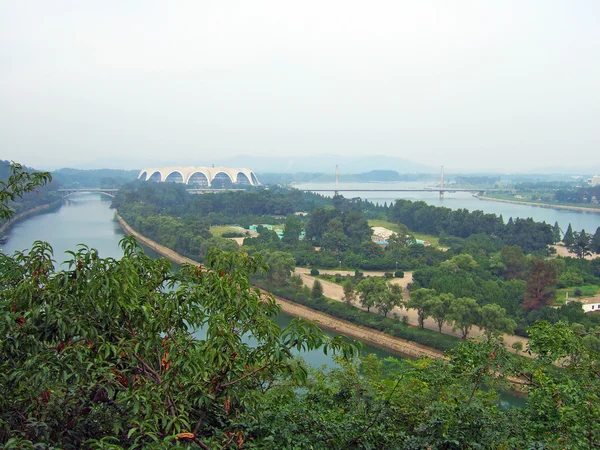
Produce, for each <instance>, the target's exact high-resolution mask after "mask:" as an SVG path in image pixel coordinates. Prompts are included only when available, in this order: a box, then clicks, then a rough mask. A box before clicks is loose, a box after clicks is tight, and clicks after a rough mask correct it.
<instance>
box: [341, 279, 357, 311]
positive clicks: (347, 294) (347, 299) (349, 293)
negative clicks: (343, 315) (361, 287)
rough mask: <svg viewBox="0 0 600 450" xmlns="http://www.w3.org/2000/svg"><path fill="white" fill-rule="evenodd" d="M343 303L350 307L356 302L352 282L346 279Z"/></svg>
mask: <svg viewBox="0 0 600 450" xmlns="http://www.w3.org/2000/svg"><path fill="white" fill-rule="evenodd" d="M343 287H344V303H346V304H347V305H352V304H353V303H354V301H355V300H356V292H354V285H353V284H352V280H350V279H347V280H346V281H345V282H344V285H343Z"/></svg>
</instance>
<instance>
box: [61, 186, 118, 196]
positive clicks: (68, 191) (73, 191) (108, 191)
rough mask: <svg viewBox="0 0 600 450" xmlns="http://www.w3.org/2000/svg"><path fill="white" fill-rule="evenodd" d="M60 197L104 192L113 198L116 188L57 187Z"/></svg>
mask: <svg viewBox="0 0 600 450" xmlns="http://www.w3.org/2000/svg"><path fill="white" fill-rule="evenodd" d="M57 191H58V192H59V193H60V194H61V195H62V198H67V197H70V196H71V195H75V194H104V195H107V196H109V197H112V198H115V195H116V193H117V191H118V189H102V188H88V189H83V188H82V189H58V190H57Z"/></svg>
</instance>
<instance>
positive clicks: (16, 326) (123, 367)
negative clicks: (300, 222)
mask: <svg viewBox="0 0 600 450" xmlns="http://www.w3.org/2000/svg"><path fill="white" fill-rule="evenodd" d="M122 247H123V252H124V256H123V258H122V259H121V260H119V261H117V260H115V259H112V258H106V259H103V258H100V257H99V256H98V253H97V252H96V251H95V250H93V249H88V248H87V247H85V246H82V247H81V248H80V249H79V250H78V251H77V252H71V258H72V259H71V261H70V262H69V267H70V268H69V269H68V270H66V271H57V270H56V269H55V268H54V266H53V263H52V256H53V255H52V249H51V248H50V246H49V245H48V244H46V243H42V242H36V243H34V245H33V247H32V249H31V251H30V252H29V253H27V254H23V253H21V254H17V255H16V256H15V257H13V258H10V257H8V256H5V255H0V269H1V270H0V285H1V286H2V289H0V311H1V313H2V317H3V319H2V321H0V335H1V336H2V337H3V340H2V345H0V374H1V375H0V390H1V392H2V393H3V395H2V396H0V423H2V424H7V425H8V424H9V425H8V427H6V426H4V425H3V428H2V430H1V431H0V441H2V442H6V441H7V439H11V438H14V439H18V442H21V443H25V442H26V441H22V440H23V439H30V440H31V441H33V442H48V443H53V444H54V445H55V446H57V447H65V448H78V447H82V446H88V445H92V444H93V443H94V442H96V443H97V444H95V445H96V446H97V445H100V444H99V442H100V441H101V442H103V443H104V445H107V444H108V442H109V440H108V439H109V438H110V439H112V442H116V443H119V444H120V445H122V446H125V447H130V446H134V447H147V446H151V445H154V446H156V445H157V444H156V442H158V443H160V446H169V445H172V443H173V442H174V441H176V440H180V441H181V442H182V443H185V442H190V443H194V445H196V446H199V447H201V448H212V447H215V446H217V445H218V446H221V444H222V442H223V439H224V438H227V439H229V438H231V439H232V440H235V441H236V442H238V444H239V445H241V443H242V442H244V440H245V439H246V431H244V427H243V426H241V425H240V422H239V420H240V419H241V418H242V417H243V416H244V415H245V414H247V413H248V412H249V411H253V410H254V411H256V408H260V405H261V403H262V402H263V400H261V399H263V398H264V394H263V392H264V391H263V389H264V388H268V386H270V385H271V384H272V383H274V382H275V380H276V379H281V377H283V378H286V377H288V375H287V374H289V375H291V376H292V377H293V378H295V379H297V380H304V379H306V375H307V373H306V369H305V368H304V367H303V365H299V364H298V363H297V361H296V359H295V358H296V357H295V351H297V350H300V349H303V348H304V349H306V348H318V347H321V346H323V345H324V346H325V347H326V348H331V349H332V350H336V351H342V352H344V351H346V352H347V351H351V348H350V347H347V345H346V344H344V343H343V341H341V340H339V339H337V338H335V339H333V340H330V339H328V338H327V337H326V336H325V335H324V334H323V332H321V331H320V330H319V329H318V328H317V327H316V326H315V325H314V324H312V323H311V322H307V321H303V320H294V322H293V323H292V324H291V325H290V326H289V327H288V328H286V329H285V330H280V329H279V328H278V327H277V326H276V325H275V324H274V323H273V321H272V319H273V317H275V316H276V315H277V314H278V313H279V310H280V309H279V307H278V306H277V304H276V303H275V301H274V300H273V298H272V297H271V296H268V295H267V296H265V295H264V294H262V293H261V292H260V291H259V290H258V289H255V288H252V287H251V285H250V281H249V274H251V273H254V272H255V271H257V270H260V269H261V267H262V263H261V261H260V259H259V258H255V257H250V256H248V255H246V254H243V253H239V252H231V253H224V252H220V251H218V250H213V251H211V252H210V253H209V255H208V257H207V267H195V266H188V265H183V266H182V267H181V270H180V271H179V272H178V273H172V272H171V263H170V262H169V261H167V260H165V259H157V260H152V259H151V258H149V257H148V256H146V255H144V253H143V250H142V249H141V247H140V246H139V245H138V244H137V243H136V241H135V239H134V238H132V237H127V238H124V239H123V241H122ZM165 288H168V289H165ZM200 328H202V329H204V331H205V333H206V338H205V339H202V338H199V337H198V335H197V334H196V333H197V331H198V330H199V329H200ZM242 336H244V340H242ZM247 339H250V341H251V344H250V343H249V342H248V340H247ZM32 420H34V422H32ZM169 442H170V443H169ZM22 445H24V444H22ZM92 446H94V445H92Z"/></svg>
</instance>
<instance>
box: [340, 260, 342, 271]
mask: <svg viewBox="0 0 600 450" xmlns="http://www.w3.org/2000/svg"><path fill="white" fill-rule="evenodd" d="M340 270H342V261H340Z"/></svg>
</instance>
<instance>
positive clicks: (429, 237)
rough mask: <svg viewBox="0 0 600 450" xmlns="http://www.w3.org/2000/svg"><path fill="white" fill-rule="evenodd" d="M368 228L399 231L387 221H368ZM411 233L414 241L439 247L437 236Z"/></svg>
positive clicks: (393, 224)
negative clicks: (425, 242) (418, 240)
mask: <svg viewBox="0 0 600 450" xmlns="http://www.w3.org/2000/svg"><path fill="white" fill-rule="evenodd" d="M369 226H370V227H383V228H387V229H388V230H392V231H395V232H396V233H397V232H398V231H400V227H399V226H398V225H396V224H395V223H393V222H388V221H387V220H378V219H373V220H369ZM411 233H412V234H413V235H414V237H415V238H416V239H420V240H422V241H427V242H431V245H433V246H434V247H439V245H440V238H439V237H438V236H434V235H433V234H425V233H415V232H414V231H411Z"/></svg>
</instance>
